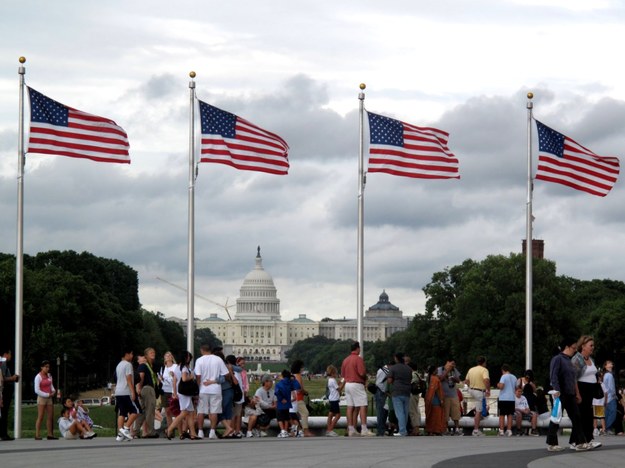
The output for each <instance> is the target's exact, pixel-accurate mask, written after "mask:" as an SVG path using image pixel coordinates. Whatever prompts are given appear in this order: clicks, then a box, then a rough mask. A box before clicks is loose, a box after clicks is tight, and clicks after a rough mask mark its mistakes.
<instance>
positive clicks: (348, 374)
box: [341, 351, 367, 384]
mask: <svg viewBox="0 0 625 468" xmlns="http://www.w3.org/2000/svg"><path fill="white" fill-rule="evenodd" d="M341 375H342V376H343V378H344V379H345V382H348V383H361V384H364V383H365V382H366V378H367V369H365V361H364V360H363V359H362V358H361V357H360V356H359V355H358V351H352V354H350V355H349V356H347V357H346V358H345V359H344V360H343V364H342V365H341Z"/></svg>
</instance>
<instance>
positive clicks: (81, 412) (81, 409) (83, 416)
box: [74, 400, 93, 428]
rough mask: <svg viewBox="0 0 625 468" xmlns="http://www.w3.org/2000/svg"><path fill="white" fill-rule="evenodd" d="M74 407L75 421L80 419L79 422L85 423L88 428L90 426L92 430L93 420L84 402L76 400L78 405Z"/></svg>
mask: <svg viewBox="0 0 625 468" xmlns="http://www.w3.org/2000/svg"><path fill="white" fill-rule="evenodd" d="M74 407H75V410H76V415H75V419H78V420H79V421H83V422H84V423H85V424H87V426H89V428H92V427H93V420H92V419H91V417H90V416H89V408H87V407H86V406H85V405H84V404H83V401H82V400H76V404H75V406H74Z"/></svg>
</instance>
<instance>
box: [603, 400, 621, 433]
mask: <svg viewBox="0 0 625 468" xmlns="http://www.w3.org/2000/svg"><path fill="white" fill-rule="evenodd" d="M614 421H616V398H614V399H612V401H610V402H609V403H608V404H607V405H605V427H606V429H607V430H608V431H609V430H610V429H611V428H612V425H613V424H614ZM621 431H622V429H621V428H617V429H616V433H617V434H618V433H619V432H621Z"/></svg>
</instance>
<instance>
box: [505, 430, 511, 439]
mask: <svg viewBox="0 0 625 468" xmlns="http://www.w3.org/2000/svg"><path fill="white" fill-rule="evenodd" d="M506 437H512V431H511V430H510V429H508V430H507V431H506Z"/></svg>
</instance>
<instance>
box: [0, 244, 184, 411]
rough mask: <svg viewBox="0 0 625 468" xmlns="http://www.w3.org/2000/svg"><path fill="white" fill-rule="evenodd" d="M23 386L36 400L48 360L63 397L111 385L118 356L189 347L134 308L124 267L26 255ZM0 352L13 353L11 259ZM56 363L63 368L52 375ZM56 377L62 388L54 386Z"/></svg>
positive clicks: (3, 289) (173, 327) (168, 325)
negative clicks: (125, 352) (36, 386)
mask: <svg viewBox="0 0 625 468" xmlns="http://www.w3.org/2000/svg"><path fill="white" fill-rule="evenodd" d="M23 287H24V306H23V320H22V326H23V360H22V374H23V375H22V380H21V381H22V385H23V386H24V388H23V391H24V395H25V399H29V398H30V396H32V395H33V390H32V387H33V383H32V382H33V379H34V376H35V375H36V373H37V372H39V369H40V363H41V361H43V360H44V359H45V360H49V361H50V363H51V373H52V376H53V378H54V379H55V386H56V388H59V387H62V386H63V384H64V383H66V387H67V388H64V389H63V391H64V392H65V393H66V394H68V395H69V394H72V393H74V392H77V391H80V390H84V389H86V388H89V387H96V386H103V385H105V384H106V383H107V382H108V381H110V380H111V379H112V375H113V373H114V369H115V366H116V365H117V363H118V362H119V359H120V357H121V353H122V350H123V349H124V347H125V346H127V345H130V346H131V347H132V348H133V349H135V350H136V351H141V350H143V349H145V348H146V347H148V346H151V347H154V348H155V349H157V350H158V352H159V353H161V352H164V351H165V350H168V349H171V350H172V351H174V352H175V353H177V351H179V350H182V349H185V348H186V338H185V337H184V333H183V331H182V329H181V327H180V326H179V325H178V324H176V323H174V322H171V321H168V320H165V318H164V316H163V315H162V314H161V313H158V312H157V313H152V312H149V311H146V310H145V309H143V308H142V307H141V304H140V302H139V292H138V288H139V280H138V274H137V272H136V271H135V270H133V269H132V268H130V267H129V266H127V265H125V264H124V263H122V262H120V261H117V260H111V259H106V258H101V257H96V256H94V255H92V254H90V253H87V252H83V253H80V254H79V253H76V252H74V251H64V252H60V251H50V252H45V253H39V254H37V255H35V256H29V255H24V281H23ZM0 310H1V311H2V326H1V327H0V345H1V347H2V348H11V349H13V348H14V346H15V256H14V255H7V254H0ZM57 358H60V362H61V365H60V369H57V366H56V363H57ZM57 376H58V378H60V382H56V379H57Z"/></svg>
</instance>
